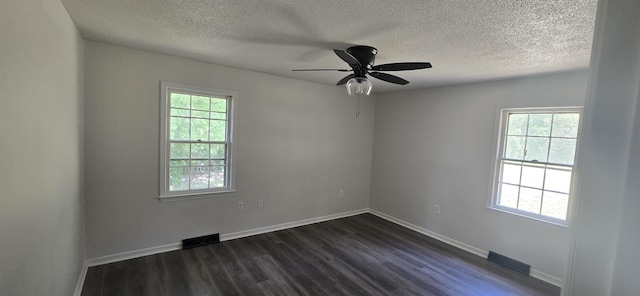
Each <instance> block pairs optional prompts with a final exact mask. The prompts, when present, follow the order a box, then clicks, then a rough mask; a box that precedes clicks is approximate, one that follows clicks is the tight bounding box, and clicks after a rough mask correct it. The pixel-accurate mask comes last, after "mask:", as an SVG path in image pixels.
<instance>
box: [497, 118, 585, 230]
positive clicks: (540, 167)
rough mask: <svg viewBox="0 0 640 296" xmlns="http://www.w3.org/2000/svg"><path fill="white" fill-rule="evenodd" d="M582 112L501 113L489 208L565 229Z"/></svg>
mask: <svg viewBox="0 0 640 296" xmlns="http://www.w3.org/2000/svg"><path fill="white" fill-rule="evenodd" d="M580 115H581V109H577V108H555V109H505V110H502V117H501V124H500V127H501V128H500V137H499V140H498V147H499V149H498V156H497V159H496V168H495V172H496V174H495V181H494V187H493V192H494V193H493V195H492V201H491V207H492V208H494V209H498V210H502V211H506V212H510V213H514V214H518V215H522V216H527V217H531V218H535V219H538V220H543V221H548V222H552V223H556V224H561V225H567V222H566V221H567V213H568V209H569V204H570V201H571V183H572V180H573V167H574V161H575V152H576V146H577V142H578V134H579V126H580Z"/></svg>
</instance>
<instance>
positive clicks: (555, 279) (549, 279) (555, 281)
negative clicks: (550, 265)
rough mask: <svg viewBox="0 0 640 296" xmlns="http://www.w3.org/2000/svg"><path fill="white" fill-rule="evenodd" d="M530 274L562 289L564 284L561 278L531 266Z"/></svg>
mask: <svg viewBox="0 0 640 296" xmlns="http://www.w3.org/2000/svg"><path fill="white" fill-rule="evenodd" d="M531 276H532V277H534V278H537V279H539V280H541V281H545V282H547V283H549V284H552V285H554V286H556V287H560V288H561V289H562V285H564V281H563V280H562V279H561V278H559V277H555V276H552V275H550V274H548V273H544V272H542V271H540V270H537V269H534V268H531Z"/></svg>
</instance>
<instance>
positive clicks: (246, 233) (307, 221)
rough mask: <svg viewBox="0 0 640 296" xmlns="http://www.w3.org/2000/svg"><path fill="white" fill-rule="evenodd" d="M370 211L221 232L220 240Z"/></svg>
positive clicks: (363, 211) (357, 211) (363, 210)
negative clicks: (226, 232)
mask: <svg viewBox="0 0 640 296" xmlns="http://www.w3.org/2000/svg"><path fill="white" fill-rule="evenodd" d="M368 212H369V209H360V210H355V211H349V212H343V213H338V214H333V215H327V216H322V217H316V218H310V219H304V220H299V221H294V222H287V223H282V224H277V225H271V226H266V227H260V228H254V229H249V230H243V231H238V232H233V233H228V234H221V235H220V241H228V240H232V239H238V238H243V237H247V236H252V235H257V234H263V233H268V232H274V231H278V230H283V229H289V228H294V227H298V226H304V225H309V224H313V223H319V222H324V221H329V220H334V219H339V218H345V217H350V216H355V215H360V214H364V213H368Z"/></svg>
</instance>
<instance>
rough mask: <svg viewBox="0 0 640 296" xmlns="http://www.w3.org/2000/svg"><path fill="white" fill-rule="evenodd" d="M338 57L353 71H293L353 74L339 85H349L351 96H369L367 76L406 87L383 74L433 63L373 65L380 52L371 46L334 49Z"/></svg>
mask: <svg viewBox="0 0 640 296" xmlns="http://www.w3.org/2000/svg"><path fill="white" fill-rule="evenodd" d="M333 51H334V52H335V53H336V55H338V57H340V58H341V59H342V60H343V61H345V62H346V63H347V64H349V66H350V67H351V69H350V70H349V69H299V70H292V71H338V72H353V73H352V74H349V75H347V76H346V77H344V78H342V79H340V81H338V83H337V85H344V84H346V85H347V93H348V94H349V95H350V96H362V95H365V96H366V95H369V93H370V92H371V87H372V85H371V81H369V80H368V79H367V74H368V75H370V76H373V77H374V78H377V79H380V80H382V81H386V82H390V83H395V84H400V85H405V84H407V83H409V81H407V80H404V79H402V78H400V77H398V76H395V75H391V74H387V73H382V72H385V71H407V70H419V69H427V68H431V63H423V62H414V63H391V64H382V65H375V66H374V65H373V63H374V62H375V59H376V54H377V53H378V50H377V49H375V48H374V47H371V46H365V45H358V46H352V47H349V48H347V50H346V51H345V50H340V49H334V50H333Z"/></svg>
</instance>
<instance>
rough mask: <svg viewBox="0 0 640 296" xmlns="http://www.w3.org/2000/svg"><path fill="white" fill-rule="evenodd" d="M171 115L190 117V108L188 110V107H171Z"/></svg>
mask: <svg viewBox="0 0 640 296" xmlns="http://www.w3.org/2000/svg"><path fill="white" fill-rule="evenodd" d="M171 116H183V117H189V110H187V109H176V108H171Z"/></svg>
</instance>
